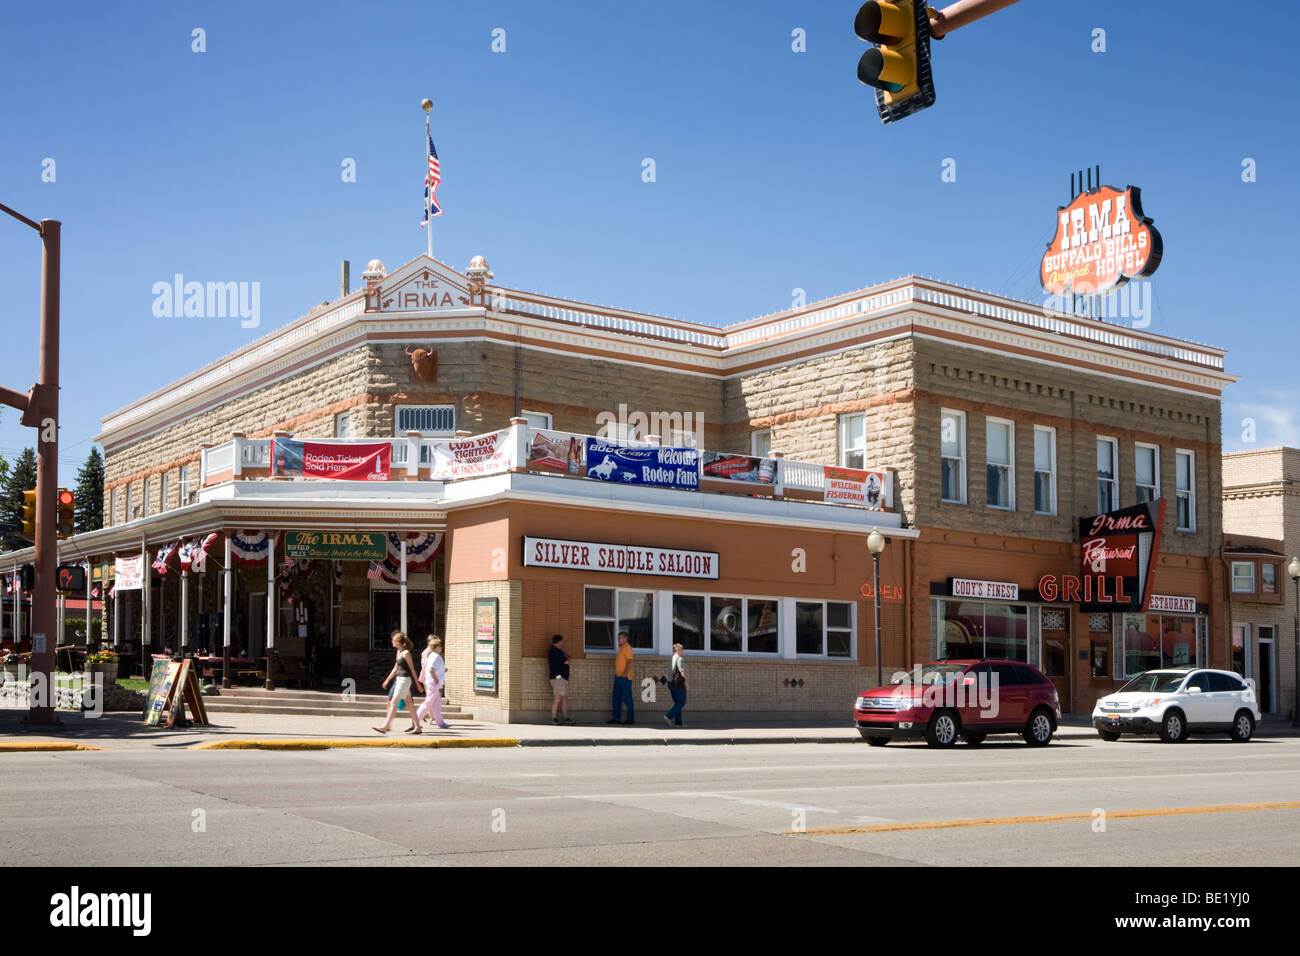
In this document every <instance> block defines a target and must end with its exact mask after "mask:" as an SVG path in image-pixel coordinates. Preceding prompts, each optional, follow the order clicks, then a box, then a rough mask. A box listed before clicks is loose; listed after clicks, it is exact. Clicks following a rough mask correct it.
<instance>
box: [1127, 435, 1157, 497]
mask: <svg viewBox="0 0 1300 956" xmlns="http://www.w3.org/2000/svg"><path fill="white" fill-rule="evenodd" d="M1133 469H1134V471H1135V473H1136V475H1137V500H1138V504H1142V503H1143V502H1146V501H1155V500H1156V499H1157V498H1159V497H1160V449H1159V448H1158V447H1157V446H1155V445H1143V444H1142V443H1141V442H1138V443H1137V444H1135V445H1134V446H1133Z"/></svg>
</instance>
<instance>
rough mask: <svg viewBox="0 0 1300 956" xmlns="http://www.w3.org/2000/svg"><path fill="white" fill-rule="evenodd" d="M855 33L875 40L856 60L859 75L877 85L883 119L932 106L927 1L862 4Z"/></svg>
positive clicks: (881, 1) (891, 0)
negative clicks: (872, 45)
mask: <svg viewBox="0 0 1300 956" xmlns="http://www.w3.org/2000/svg"><path fill="white" fill-rule="evenodd" d="M853 32H854V33H856V34H857V35H858V37H859V38H860V39H863V40H866V41H867V42H868V43H873V44H875V46H874V47H872V48H871V49H870V50H868V51H867V52H866V53H864V54H862V58H861V59H860V60H859V61H858V79H859V80H860V81H861V82H863V83H865V84H867V86H872V87H875V90H876V109H877V110H878V111H879V113H880V121H881V122H882V123H892V122H894V120H898V119H902V118H903V117H904V116H910V115H911V114H913V113H915V112H918V111H919V110H923V109H925V108H926V107H927V106H933V105H934V78H933V76H932V75H931V73H930V14H929V13H928V12H927V7H926V5H925V0H888V2H885V0H872V2H870V3H864V4H863V5H862V7H861V8H860V9H859V10H858V15H857V17H856V18H855V19H854V21H853Z"/></svg>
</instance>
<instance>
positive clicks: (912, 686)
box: [853, 660, 1061, 747]
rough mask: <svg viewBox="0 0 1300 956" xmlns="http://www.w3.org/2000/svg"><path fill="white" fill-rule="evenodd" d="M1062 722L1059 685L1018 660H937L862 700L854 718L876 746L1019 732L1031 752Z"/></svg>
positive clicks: (947, 743) (945, 743)
mask: <svg viewBox="0 0 1300 956" xmlns="http://www.w3.org/2000/svg"><path fill="white" fill-rule="evenodd" d="M1060 717H1061V703H1060V700H1059V699H1058V697H1057V694H1056V688H1055V687H1054V686H1053V685H1052V682H1051V681H1050V680H1048V679H1047V678H1046V677H1044V676H1043V674H1042V673H1041V672H1040V671H1039V670H1038V669H1037V668H1036V667H1031V666H1030V665H1028V664H1022V663H1021V662H1019V661H1005V660H996V661H990V660H980V661H971V660H960V661H949V660H943V661H933V662H931V663H929V664H925V665H923V666H920V667H917V668H915V669H914V670H913V671H912V672H910V673H905V674H899V675H897V676H896V677H895V680H894V683H893V684H892V685H890V686H889V687H877V688H876V689H875V690H869V691H867V692H866V693H865V694H863V695H862V696H861V697H859V698H858V700H857V704H856V706H855V707H854V708H853V719H854V721H855V722H856V723H857V725H858V733H860V734H862V736H863V737H864V738H866V741H867V743H869V744H871V746H873V747H883V746H884V745H885V744H887V743H889V742H890V741H891V740H896V739H898V740H901V739H915V738H918V737H924V738H925V742H926V743H927V744H929V745H930V746H931V747H951V746H952V745H953V744H955V743H956V742H957V738H958V737H961V738H962V739H963V740H965V741H966V743H968V744H970V745H971V746H975V745H977V744H980V743H983V742H984V738H985V737H986V736H988V735H989V734H1007V733H1015V734H1020V735H1021V736H1022V737H1024V739H1025V743H1027V744H1029V745H1030V746H1031V747H1041V746H1044V745H1046V744H1049V743H1051V742H1052V734H1054V733H1055V732H1056V726H1057V722H1058V721H1059V720H1060Z"/></svg>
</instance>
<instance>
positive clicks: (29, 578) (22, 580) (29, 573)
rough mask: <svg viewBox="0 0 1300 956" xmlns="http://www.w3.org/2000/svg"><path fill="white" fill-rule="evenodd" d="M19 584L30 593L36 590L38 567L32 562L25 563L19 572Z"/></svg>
mask: <svg viewBox="0 0 1300 956" xmlns="http://www.w3.org/2000/svg"><path fill="white" fill-rule="evenodd" d="M18 584H19V586H20V587H21V588H22V589H23V590H24V591H26V592H28V593H29V594H30V593H31V592H32V591H34V590H36V568H35V566H34V565H31V564H24V565H23V566H22V569H21V570H20V571H19V572H18Z"/></svg>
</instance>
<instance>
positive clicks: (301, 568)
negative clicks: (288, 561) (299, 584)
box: [294, 558, 316, 577]
mask: <svg viewBox="0 0 1300 956" xmlns="http://www.w3.org/2000/svg"><path fill="white" fill-rule="evenodd" d="M294 566H295V567H296V568H297V570H298V573H299V574H301V575H303V576H304V577H307V576H309V575H310V574H311V573H312V571H314V570H315V569H316V564H315V562H313V561H312V559H311V558H299V559H298V562H297V564H296V565H294Z"/></svg>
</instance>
